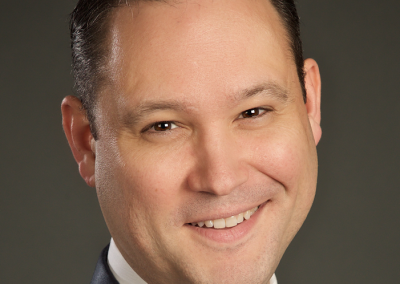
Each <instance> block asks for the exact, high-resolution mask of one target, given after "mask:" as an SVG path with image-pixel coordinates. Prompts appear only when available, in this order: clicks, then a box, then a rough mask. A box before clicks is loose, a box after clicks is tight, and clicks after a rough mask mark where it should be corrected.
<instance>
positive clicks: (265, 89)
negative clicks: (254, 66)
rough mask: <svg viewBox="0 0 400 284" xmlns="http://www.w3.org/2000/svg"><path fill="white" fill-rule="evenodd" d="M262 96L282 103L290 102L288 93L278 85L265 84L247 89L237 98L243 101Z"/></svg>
mask: <svg viewBox="0 0 400 284" xmlns="http://www.w3.org/2000/svg"><path fill="white" fill-rule="evenodd" d="M261 94H262V95H264V96H267V97H270V98H272V99H276V100H278V101H280V102H282V103H286V102H287V101H288V100H289V95H288V91H287V90H286V89H285V88H283V87H282V86H280V85H278V84H276V83H265V84H260V85H256V86H254V87H252V88H250V89H245V90H243V91H241V92H240V93H239V94H238V95H237V96H236V99H237V100H238V101H241V100H244V99H248V98H250V97H254V96H256V95H261Z"/></svg>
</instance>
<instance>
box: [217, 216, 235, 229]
mask: <svg viewBox="0 0 400 284" xmlns="http://www.w3.org/2000/svg"><path fill="white" fill-rule="evenodd" d="M237 224H238V221H237V218H236V217H235V216H232V217H229V218H226V219H225V226H226V227H227V228H230V227H235V226H236V225H237ZM214 227H215V226H214Z"/></svg>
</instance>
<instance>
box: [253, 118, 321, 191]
mask: <svg viewBox="0 0 400 284" xmlns="http://www.w3.org/2000/svg"><path fill="white" fill-rule="evenodd" d="M307 132H308V131H307V129H305V128H304V126H303V125H302V124H301V123H300V122H297V121H296V120H292V121H291V123H290V124H288V123H277V124H275V125H274V127H271V128H270V129H267V130H266V131H265V132H264V133H263V134H262V135H261V136H259V137H257V138H254V139H253V140H252V141H251V142H250V143H247V145H248V146H247V149H249V151H251V154H247V156H249V157H251V160H250V161H249V164H251V165H252V167H254V168H255V169H256V170H257V171H259V172H261V173H263V174H264V175H266V176H268V177H270V178H272V179H274V180H276V181H277V182H279V183H281V184H282V185H283V186H284V188H285V189H286V193H287V194H288V195H291V194H297V192H298V190H299V188H303V187H306V185H305V184H304V183H305V182H307V180H309V176H310V173H309V171H310V169H311V168H312V163H313V161H314V158H313V152H312V149H310V147H309V137H308V136H309V135H308V133H307Z"/></svg>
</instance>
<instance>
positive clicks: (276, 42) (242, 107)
mask: <svg viewBox="0 0 400 284" xmlns="http://www.w3.org/2000/svg"><path fill="white" fill-rule="evenodd" d="M285 34H286V33H285V29H284V27H283V25H282V24H281V22H280V19H279V16H278V14H277V12H276V11H275V10H274V8H273V7H272V6H271V4H270V3H269V1H262V0H260V1H247V0H241V1H232V0H221V1H211V0H210V1H209V0H207V1H191V0H188V1H184V2H182V3H175V4H171V5H170V4H165V3H158V2H146V3H140V4H138V5H137V6H132V7H122V8H118V9H117V10H116V12H115V14H114V17H113V21H112V22H111V23H110V34H109V43H108V44H110V46H111V54H110V57H109V66H108V67H109V69H110V81H111V83H110V84H109V85H108V86H107V87H106V88H104V92H102V94H101V96H100V99H99V102H98V106H97V108H96V113H95V114H96V124H97V127H98V130H99V140H98V141H96V143H95V147H94V148H95V155H96V171H95V182H96V187H97V193H98V197H99V201H100V205H101V208H102V210H103V214H104V216H105V219H106V222H107V225H108V227H109V229H110V232H111V235H112V236H113V237H114V239H115V242H116V244H117V246H118V248H119V249H120V251H121V253H122V254H123V256H124V257H125V259H126V260H127V261H128V263H129V264H130V265H131V266H132V267H133V268H134V269H135V270H136V271H137V272H138V273H139V275H140V276H142V277H143V278H144V279H145V280H146V281H148V282H150V283H266V282H267V281H268V280H269V278H270V277H271V276H272V274H273V272H274V271H275V269H276V267H277V265H278V263H279V260H280V258H281V257H282V254H283V253H284V251H285V249H286V247H287V246H288V244H289V243H290V241H291V239H292V238H293V237H294V235H295V233H296V232H297V231H298V229H299V228H300V226H301V224H302V223H303V221H304V219H305V217H306V215H307V213H308V211H309V209H310V207H311V203H312V200H313V198H314V193H315V187H316V179H317V155H316V149H315V141H317V140H318V139H319V138H315V139H314V136H313V130H312V129H311V127H310V121H309V120H310V119H309V113H308V112H307V105H305V104H304V101H303V98H302V93H301V87H300V83H299V79H298V76H297V73H296V66H295V64H294V60H293V58H292V57H291V53H290V48H289V44H288V42H287V37H286V36H285ZM257 206H260V208H259V209H258V211H256V212H255V213H254V215H252V216H251V218H250V219H249V220H244V221H243V222H241V223H239V224H238V225H236V226H233V227H230V228H225V229H216V228H208V227H206V225H204V226H203V227H199V225H196V226H193V225H191V223H198V222H200V225H202V223H203V222H205V221H214V220H218V219H223V218H229V217H232V216H238V215H239V214H240V213H245V212H246V211H247V210H250V209H252V208H255V207H257ZM246 217H247V216H246ZM240 218H241V217H240V216H239V221H240ZM235 220H236V221H238V220H237V217H236V218H235V219H234V218H230V219H229V220H226V224H228V225H229V226H231V225H234V223H235ZM231 222H233V224H232V223H231ZM206 223H207V224H208V225H209V226H210V222H206ZM214 223H215V225H216V226H218V225H219V223H223V222H222V221H221V220H219V221H216V222H215V221H214Z"/></svg>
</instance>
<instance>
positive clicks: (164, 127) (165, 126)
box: [153, 121, 176, 132]
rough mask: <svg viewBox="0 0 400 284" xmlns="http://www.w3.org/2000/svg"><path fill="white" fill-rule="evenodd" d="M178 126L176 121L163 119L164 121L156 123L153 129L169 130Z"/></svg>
mask: <svg viewBox="0 0 400 284" xmlns="http://www.w3.org/2000/svg"><path fill="white" fill-rule="evenodd" d="M174 128H176V125H175V123H172V122H170V121H162V122H157V123H156V124H154V126H153V129H154V130H155V131H159V132H161V131H168V130H171V129H174Z"/></svg>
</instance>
